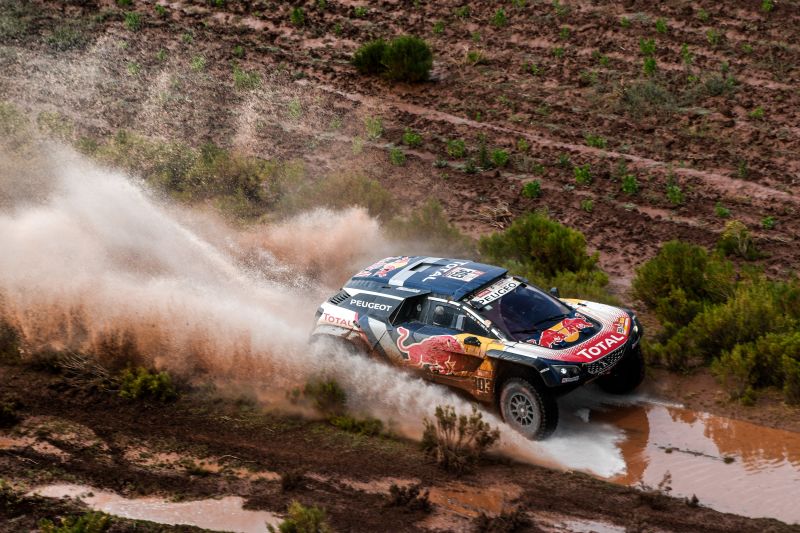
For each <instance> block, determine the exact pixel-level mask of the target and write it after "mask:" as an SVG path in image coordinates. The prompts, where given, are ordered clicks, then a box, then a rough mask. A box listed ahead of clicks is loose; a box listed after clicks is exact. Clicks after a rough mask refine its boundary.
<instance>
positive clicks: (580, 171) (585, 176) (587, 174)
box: [572, 163, 592, 185]
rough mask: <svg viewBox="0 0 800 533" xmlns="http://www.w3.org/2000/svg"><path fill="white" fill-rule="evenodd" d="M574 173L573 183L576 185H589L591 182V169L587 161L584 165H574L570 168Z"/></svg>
mask: <svg viewBox="0 0 800 533" xmlns="http://www.w3.org/2000/svg"><path fill="white" fill-rule="evenodd" d="M572 173H573V174H574V175H575V183H577V184H578V185H590V184H591V183H592V170H591V167H590V166H589V163H586V164H585V165H576V166H575V167H573V169H572Z"/></svg>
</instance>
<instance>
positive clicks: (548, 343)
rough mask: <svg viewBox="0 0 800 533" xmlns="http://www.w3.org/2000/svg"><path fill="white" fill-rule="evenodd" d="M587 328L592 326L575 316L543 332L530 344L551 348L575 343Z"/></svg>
mask: <svg viewBox="0 0 800 533" xmlns="http://www.w3.org/2000/svg"><path fill="white" fill-rule="evenodd" d="M587 328H588V329H591V328H594V324H592V323H591V322H589V321H588V320H586V318H585V317H583V316H581V315H578V314H576V315H575V317H574V318H565V319H564V320H562V321H561V322H559V323H558V324H556V325H555V326H553V327H551V328H548V329H546V330H544V331H543V332H542V334H541V335H540V336H539V339H538V340H537V341H536V342H534V343H532V344H537V345H539V346H542V347H544V348H552V347H553V345H555V344H561V343H564V342H568V343H572V342H575V341H577V340H578V339H579V338H580V332H581V331H583V330H584V329H587Z"/></svg>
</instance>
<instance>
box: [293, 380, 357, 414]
mask: <svg viewBox="0 0 800 533" xmlns="http://www.w3.org/2000/svg"><path fill="white" fill-rule="evenodd" d="M303 395H304V396H305V397H306V398H308V399H310V400H311V401H312V403H313V405H314V407H315V408H316V409H317V410H318V411H319V412H320V413H322V414H324V415H330V416H339V415H343V414H344V411H345V404H346V402H347V394H346V393H345V392H344V389H343V388H342V387H341V385H339V383H337V382H336V381H335V380H333V379H321V380H312V381H309V382H308V383H306V385H305V387H304V388H303Z"/></svg>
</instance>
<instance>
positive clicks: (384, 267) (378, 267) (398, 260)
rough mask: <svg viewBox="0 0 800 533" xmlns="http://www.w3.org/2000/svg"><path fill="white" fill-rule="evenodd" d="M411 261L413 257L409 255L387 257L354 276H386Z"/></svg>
mask: <svg viewBox="0 0 800 533" xmlns="http://www.w3.org/2000/svg"><path fill="white" fill-rule="evenodd" d="M409 261H411V257H409V256H398V257H387V258H386V259H381V260H380V261H378V262H377V263H373V264H371V265H370V266H368V267H367V268H365V269H364V270H362V271H361V272H359V273H358V274H356V275H355V276H353V277H354V278H366V277H369V276H377V277H379V278H385V277H386V276H388V275H389V273H390V272H394V271H395V270H397V269H399V268H403V267H406V266H408V263H409Z"/></svg>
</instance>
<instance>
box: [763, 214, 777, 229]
mask: <svg viewBox="0 0 800 533" xmlns="http://www.w3.org/2000/svg"><path fill="white" fill-rule="evenodd" d="M776 223H777V221H776V220H775V217H773V216H767V217H764V218H762V219H761V227H762V228H764V229H766V230H770V229H774V228H775V224H776Z"/></svg>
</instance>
